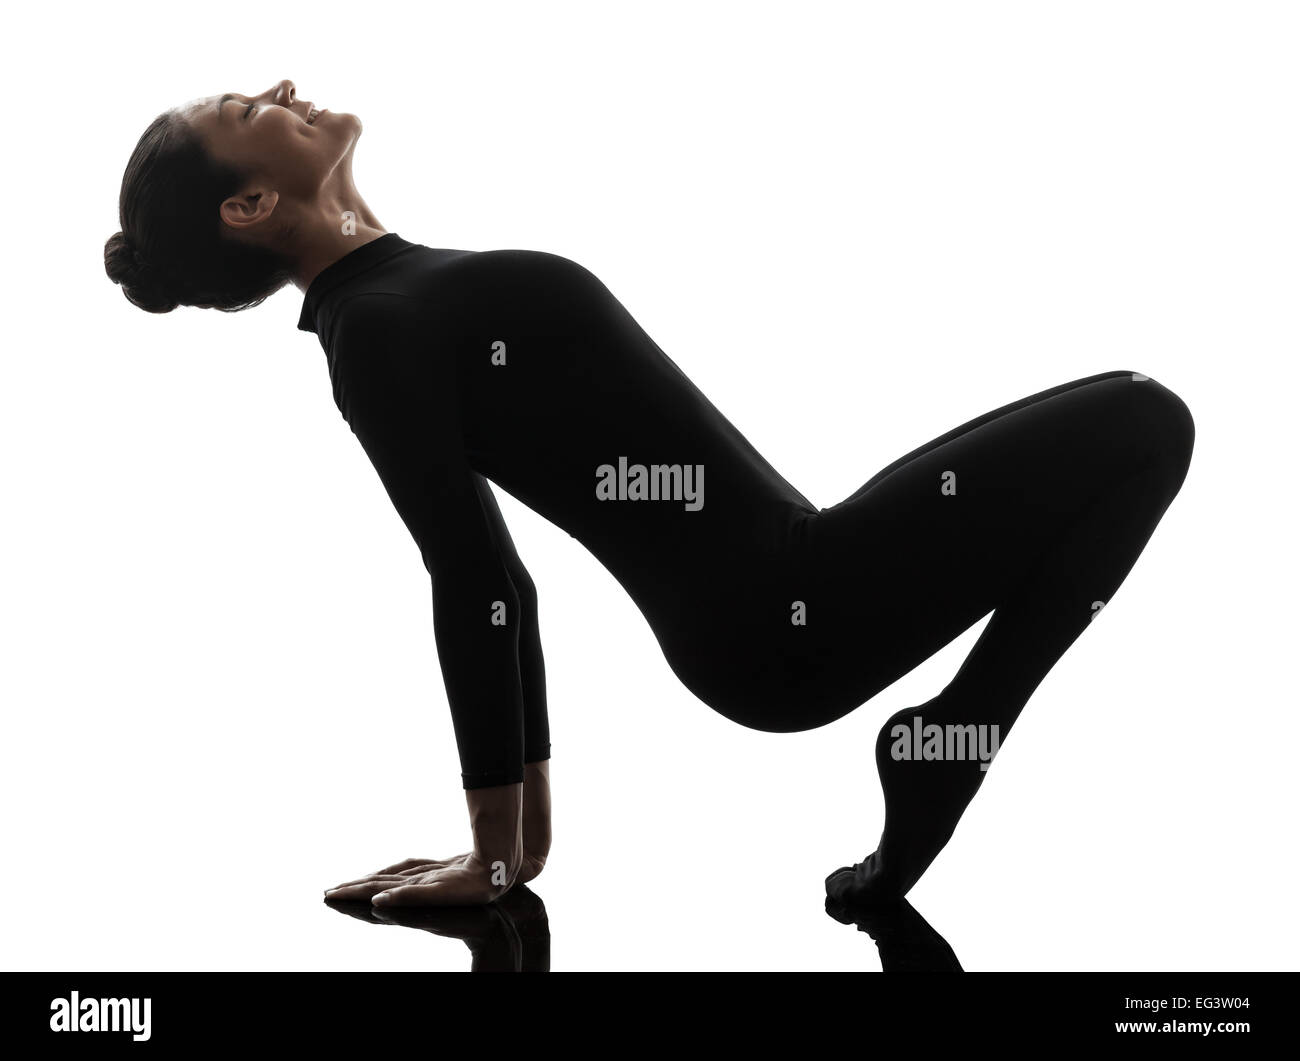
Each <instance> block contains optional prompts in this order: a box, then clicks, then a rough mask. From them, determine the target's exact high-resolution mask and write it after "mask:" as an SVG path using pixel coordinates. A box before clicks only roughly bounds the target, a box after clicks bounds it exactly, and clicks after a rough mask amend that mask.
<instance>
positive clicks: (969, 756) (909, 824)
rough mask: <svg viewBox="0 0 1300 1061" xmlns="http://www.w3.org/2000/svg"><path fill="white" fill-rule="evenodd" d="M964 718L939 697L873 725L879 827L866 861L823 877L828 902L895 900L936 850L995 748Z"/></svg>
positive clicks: (989, 731)
mask: <svg viewBox="0 0 1300 1061" xmlns="http://www.w3.org/2000/svg"><path fill="white" fill-rule="evenodd" d="M970 714H971V713H970V712H963V711H959V710H957V709H956V707H955V705H953V704H951V703H949V702H945V700H944V697H943V694H940V695H939V696H937V697H935V698H934V699H933V700H931V701H929V702H928V703H925V704H922V705H921V706H920V707H911V708H906V709H904V710H903V711H900V712H898V713H897V714H896V715H894V716H893V717H891V718H890V719H889V721H888V722H886V723H885V724H884V726H882V727H881V730H880V734H879V735H878V736H877V737H876V769H877V770H878V772H879V774H880V784H881V788H882V789H883V790H884V794H885V829H884V832H883V833H882V834H881V837H880V843H879V844H878V845H877V847H876V850H875V851H873V852H872V853H871V854H870V855H868V856H867V857H866V859H864V860H863V861H862V862H860V863H855V864H854V865H852V866H842V867H841V868H840V869H837V870H836V871H835V872H834V873H832V874H831V875H830V876H828V877H827V878H826V894H827V896H828V897H829V898H830V899H832V900H834V901H836V902H839V903H846V904H851V905H857V906H865V905H878V904H884V903H891V902H896V901H898V900H899V899H901V898H902V897H903V896H904V895H906V894H907V893H908V892H909V891H910V890H911V888H912V886H913V885H914V884H915V883H916V882H917V881H918V880H920V878H921V875H922V874H923V873H925V871H926V870H927V869H928V868H929V866H930V863H931V862H933V861H934V860H935V858H936V857H937V856H938V854H939V852H940V851H942V850H943V848H944V845H945V844H947V843H948V840H949V839H950V838H951V837H952V834H953V830H954V829H956V827H957V822H958V821H959V820H960V818H961V816H962V814H963V813H964V812H965V810H966V807H967V805H968V804H969V803H970V801H971V800H972V799H973V798H974V796H975V793H976V792H977V791H979V787H980V785H981V784H982V783H983V781H984V776H985V773H986V768H987V765H988V763H989V762H990V761H991V760H992V757H993V755H994V754H996V752H997V749H998V744H999V734H998V732H997V728H996V726H994V727H991V728H990V727H988V726H979V725H975V724H973V723H971V722H970V721H969V720H970ZM927 756H929V757H927ZM936 756H937V757H936ZM981 767H985V769H981Z"/></svg>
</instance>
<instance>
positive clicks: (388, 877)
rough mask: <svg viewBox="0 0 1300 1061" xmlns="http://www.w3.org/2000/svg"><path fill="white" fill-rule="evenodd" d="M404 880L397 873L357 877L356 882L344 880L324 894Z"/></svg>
mask: <svg viewBox="0 0 1300 1061" xmlns="http://www.w3.org/2000/svg"><path fill="white" fill-rule="evenodd" d="M405 879H406V878H405V877H404V876H402V875H400V874H397V873H371V874H369V875H368V876H365V877H358V878H357V879H356V880H345V881H344V882H343V883H342V884H336V885H334V887H333V888H330V889H328V890H327V891H326V892H325V894H326V895H333V894H334V893H335V892H337V891H341V890H342V889H344V888H351V887H354V886H355V885H358V884H385V883H388V882H389V881H400V880H405Z"/></svg>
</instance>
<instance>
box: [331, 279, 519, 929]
mask: <svg viewBox="0 0 1300 1061" xmlns="http://www.w3.org/2000/svg"><path fill="white" fill-rule="evenodd" d="M332 330H333V332H334V335H333V337H332V341H331V345H330V353H331V372H332V375H333V377H334V384H335V395H336V400H338V402H339V407H340V411H341V412H342V413H343V416H344V419H345V420H346V421H347V422H348V424H349V425H350V426H351V428H352V430H353V432H354V433H355V434H356V436H357V438H358V439H359V441H360V442H361V444H362V446H363V448H364V449H365V451H366V453H367V455H368V456H369V457H370V459H371V462H372V464H373V465H374V467H375V469H376V471H377V472H378V473H379V476H380V479H381V480H382V482H383V484H384V487H385V489H386V490H387V492H388V495H389V498H390V499H391V500H392V502H393V504H394V506H395V507H396V509H397V511H398V513H399V515H400V516H401V517H402V520H403V521H404V523H405V524H406V526H407V528H408V530H409V531H410V533H411V535H412V537H413V538H414V539H415V541H416V543H417V544H418V545H419V547H420V553H421V557H422V559H423V561H424V566H425V568H426V570H427V571H428V573H429V576H430V580H431V586H432V591H433V620H434V632H435V637H436V641H437V648H438V662H439V665H440V668H441V670H442V674H443V679H444V684H445V686H446V690H447V699H448V703H449V705H450V707H451V714H452V723H453V727H454V730H455V734H456V742H457V748H458V751H459V754H460V760H461V770H462V784H463V787H464V788H465V790H466V801H467V804H468V807H469V811H470V824H471V829H472V831H473V836H474V850H473V851H472V852H470V853H469V854H468V855H465V856H460V857H459V858H458V859H451V860H446V861H443V862H437V863H431V862H425V863H423V868H421V864H420V863H419V862H418V860H407V861H406V862H405V863H399V864H398V865H400V866H403V869H402V870H401V871H399V872H397V873H396V874H393V873H389V872H387V871H381V872H380V873H379V874H372V875H371V876H370V877H369V878H363V882H366V883H367V884H368V886H369V887H370V889H371V891H370V894H375V893H376V892H377V891H382V890H391V887H389V888H385V887H379V885H385V886H391V885H394V884H400V885H401V890H400V891H399V892H397V893H395V896H394V898H393V899H392V900H391V901H395V902H400V903H402V904H406V903H407V902H414V903H419V904H424V903H465V902H488V901H491V900H492V899H494V898H497V897H498V896H499V895H500V894H503V893H504V891H505V890H506V889H507V888H509V887H510V886H511V885H512V884H513V883H514V881H515V880H516V878H517V877H518V875H519V872H520V870H521V868H522V863H523V789H524V784H523V782H524V773H525V770H524V763H525V748H526V746H528V745H527V742H526V734H525V688H526V687H528V689H529V690H530V692H531V696H530V697H529V699H530V700H531V703H532V704H533V705H537V704H539V703H540V704H541V714H540V719H541V724H542V729H541V731H540V732H541V733H542V734H543V735H545V725H544V723H545V701H544V695H539V694H541V693H542V690H543V689H544V685H543V683H542V680H541V677H542V668H541V662H540V641H539V640H538V639H537V638H536V617H535V607H533V606H532V601H531V597H532V596H534V591H533V590H532V583H531V579H528V578H527V572H526V571H524V570H523V566H522V564H520V563H519V562H518V557H517V555H516V554H515V552H514V547H513V543H511V542H510V541H509V536H508V534H504V536H503V531H504V522H503V521H502V520H501V519H500V513H499V511H498V510H497V508H496V504H495V500H494V499H493V498H492V494H491V490H490V489H489V488H488V487H487V484H486V482H485V481H484V480H483V478H482V477H481V476H479V475H478V474H477V473H475V472H474V471H473V470H472V469H471V468H470V467H469V465H468V463H467V461H466V459H465V456H464V452H463V441H462V437H461V432H460V425H459V410H458V404H459V403H458V393H457V387H456V380H455V365H456V361H455V357H456V350H455V349H454V347H452V346H451V345H450V343H449V342H448V341H446V339H447V333H446V332H444V331H442V330H441V329H439V328H438V326H437V322H436V321H435V320H431V319H430V318H429V316H428V315H426V312H425V307H423V306H422V305H421V304H419V303H417V302H415V301H414V300H412V299H409V298H405V297H404V296H400V295H387V294H366V295H362V296H358V297H356V298H353V299H350V300H348V302H346V303H345V304H344V305H343V306H342V307H341V308H340V311H339V316H338V319H337V321H336V322H335V325H334V327H333V329H332ZM440 341H441V342H440ZM452 341H454V340H452ZM512 569H513V570H512ZM512 575H513V577H512ZM521 590H522V591H523V592H522V593H521ZM529 631H531V632H529ZM521 649H522V650H523V655H524V658H526V659H527V660H528V662H527V664H525V663H524V662H523V660H521ZM534 717H536V715H535V713H534ZM534 730H535V731H536V723H535V724H534ZM530 750H533V751H534V752H535V751H536V741H533V743H532V746H531V749H530ZM392 868H393V867H389V869H390V870H391V869H392ZM407 882H409V884H408V883H407ZM360 883H362V882H353V883H352V885H351V886H349V889H348V890H349V891H350V892H351V894H347V895H340V896H339V897H342V898H361V897H363V896H362V894H358V893H357V886H358V885H359V884H360ZM343 890H344V889H340V891H343ZM362 891H365V889H362Z"/></svg>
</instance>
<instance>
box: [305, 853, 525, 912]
mask: <svg viewBox="0 0 1300 1061" xmlns="http://www.w3.org/2000/svg"><path fill="white" fill-rule="evenodd" d="M510 869H511V867H509V866H507V865H506V864H505V863H504V862H501V861H498V862H495V863H493V864H490V865H488V864H485V863H484V862H483V861H482V860H481V859H480V857H479V856H478V855H476V854H474V853H473V852H469V853H466V854H463V855H457V856H456V857H455V858H448V859H427V858H407V859H403V860H402V861H401V862H397V863H395V864H394V865H391V866H385V867H384V868H383V869H381V870H378V871H376V872H375V873H371V874H370V875H368V876H365V877H360V878H358V879H357V880H354V881H348V882H347V883H345V884H340V885H338V886H337V887H335V888H331V889H330V890H329V891H327V892H326V893H325V897H326V898H328V899H345V900H348V899H350V900H357V899H363V900H364V899H369V900H370V902H371V904H372V905H375V906H481V905H484V904H486V903H490V902H492V901H494V900H495V899H497V898H499V897H500V896H502V895H504V894H505V893H506V892H507V891H508V890H509V889H510V887H511V885H513V884H514V883H515V880H516V879H517V878H516V875H515V874H513V873H511V872H510Z"/></svg>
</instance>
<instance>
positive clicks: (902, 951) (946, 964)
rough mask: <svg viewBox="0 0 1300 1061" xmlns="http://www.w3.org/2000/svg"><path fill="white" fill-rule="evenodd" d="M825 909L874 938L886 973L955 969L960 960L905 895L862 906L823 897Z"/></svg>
mask: <svg viewBox="0 0 1300 1061" xmlns="http://www.w3.org/2000/svg"><path fill="white" fill-rule="evenodd" d="M826 912H827V913H828V914H830V916H831V917H833V918H835V920H836V921H838V922H840V924H842V925H857V927H858V931H860V932H865V933H866V934H867V935H869V936H870V937H871V938H872V939H873V940H875V941H876V949H877V950H878V951H879V952H880V968H881V970H882V971H883V972H886V973H959V972H961V971H962V968H961V962H959V961H958V960H957V955H956V954H954V953H953V949H952V947H950V946H949V945H948V941H947V940H946V939H944V938H943V937H942V936H941V935H939V933H938V932H936V931H935V930H934V929H933V928H932V927H931V926H930V924H929V922H927V921H926V920H925V918H923V917H922V916H921V915H920V914H919V913H917V912H916V908H915V907H913V906H912V904H911V903H909V902H908V901H907V900H906V899H899V900H898V901H897V902H894V903H889V904H887V905H882V906H875V907H871V908H870V909H866V908H863V907H860V906H847V905H845V904H843V903H838V902H836V901H835V900H834V899H827V900H826Z"/></svg>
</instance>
